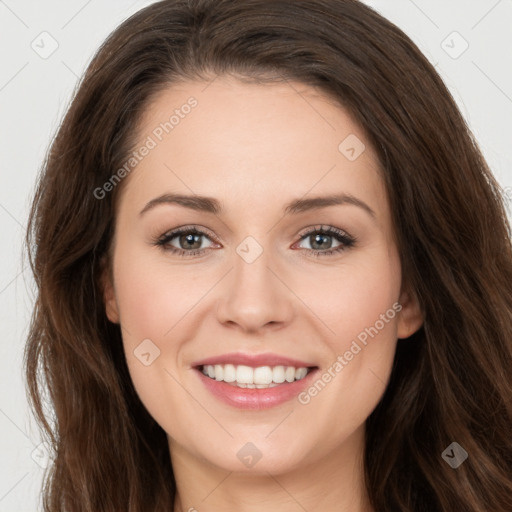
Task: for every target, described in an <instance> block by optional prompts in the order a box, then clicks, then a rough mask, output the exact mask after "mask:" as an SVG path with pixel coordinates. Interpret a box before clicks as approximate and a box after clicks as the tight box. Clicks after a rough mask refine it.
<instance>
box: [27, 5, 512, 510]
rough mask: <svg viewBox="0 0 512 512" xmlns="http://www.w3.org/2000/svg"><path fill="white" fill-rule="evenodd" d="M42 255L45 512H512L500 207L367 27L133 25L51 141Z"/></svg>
mask: <svg viewBox="0 0 512 512" xmlns="http://www.w3.org/2000/svg"><path fill="white" fill-rule="evenodd" d="M27 243H28V249H29V254H30V259H31V263H32V269H33V272H34V274H35V278H36V282H37V285H38V291H39V296H38V300H37V302H36V307H35V310H34V317H33V322H32V325H31V329H30V335H29V339H28V343H27V347H26V375H27V382H28V386H29V387H28V389H29V394H30V399H31V401H32V402H31V403H32V406H33V407H34V410H35V413H36V415H37V417H38V419H39V421H40V424H41V427H42V428H43V429H44V431H45V432H46V433H47V435H48V439H49V442H50V444H51V446H52V448H53V458H54V460H53V464H52V465H51V467H50V468H51V470H50V473H49V474H48V475H47V478H46V487H45V489H44V493H43V500H44V507H45V510H47V511H61V510H66V511H69V512H73V511H99V510H109V511H110V510H112V511H119V510H129V511H133V512H135V511H142V510H144V511H145V510H174V511H179V512H182V511H186V510H189V511H190V510H198V511H200V512H201V511H208V510H223V511H229V510H244V511H256V510H258V511H259V510H268V509H270V510H274V511H279V510H287V511H288V510H329V511H331V510H332V511H335V510H336V511H338V510H347V511H348V510H350V511H354V512H363V511H365V512H366V511H374V512H376V511H378V512H385V511H390V512H391V511H393V512H396V511H398V510H400V511H411V512H412V511H414V512H418V511H425V512H427V511H428V512H433V511H455V510H464V511H468V512H477V511H478V512H483V511H484V510H493V511H495V512H496V511H499V512H505V511H510V510H511V509H512V479H511V474H512V441H511V439H510V430H511V420H512V400H511V397H512V344H511V340H512V323H511V312H512V285H511V283H512V258H511V244H510V227H509V224H508V223H507V219H506V213H505V209H504V201H503V193H502V190H501V188H500V187H499V185H498V183H497V182H496V181H495V179H494V178H493V176H492V174H491V172H490V170H489V168H488V166H487V164H486V162H485V161H484V159H483V157H482V155H481V153H480V151H479V149H478V147H477V145H476V143H475V141H474V138H473V136H472V134H471V133H470V131H469V129H468V128H467V126H466V124H465V123H464V120H463V118H462V116H461V114H460V113H459V111H458V109H457V107H456V105H455V103H454V101H453V99H452V97H451V96H450V94H449V92H448V90H447V89H446V87H445V86H444V84H443V83H442V81H441V79H440V78H439V76H438V75H437V73H436V72H435V70H434V69H433V67H432V66H431V65H430V63H429V62H428V61H427V60H426V59H425V57H424V56H423V55H422V54H421V53H420V51H419V50H418V49H417V48H416V46H415V45H414V44H413V43H412V42H411V41H410V39H409V38H407V37H406V36H405V35H404V34H403V32H401V31H400V30H399V29H398V28H397V27H395V26H394V25H393V24H391V23H390V22H388V21H387V20H385V19H384V18H382V17H381V16H379V15H378V14H377V13H376V12H375V11H373V10H372V9H370V8H369V7H366V6H365V5H363V4H361V3H359V2H357V1H354V0H308V1H300V2H296V1H293V2H292V1H289V0H279V1H272V2H268V1H263V0H248V1H244V2H239V1H236V0H216V1H213V0H189V1H180V0H172V1H171V0H165V1H162V2H158V3H155V4H153V5H151V6H149V7H147V8H145V9H143V10H141V11H140V12H138V13H137V14H135V15H134V16H132V17H131V18H130V19H128V20H127V21H126V22H124V23H123V24H122V25H121V26H120V27H119V28H118V29H117V30H116V31H115V32H114V33H113V34H112V35H111V36H110V37H109V38H108V40H107V41H106V42H105V44H104V45H103V46H102V48H100V50H99V52H98V54H97V55H96V56H95V58H94V59H93V61H92V63H91V64H90V66H89V68H88V70H87V72H86V74H85V77H84V78H83V81H82V83H81V85H80V87H79V89H78V91H77V93H76V96H75V98H74V99H73V102H72V104H71V106H70V108H69V110H68V112H67V115H66V117H65V119H64V121H63V123H62V125H61V127H60V129H59V132H58V134H57V137H56V138H55V140H54V141H53V144H52V147H51V150H50V152H49V155H48V158H47V161H46V162H45V165H44V169H43V172H42V174H41V177H40V181H39V187H38V189H37V192H36V195H35V198H34V203H33V207H32V211H31V217H30V224H29V229H28V234H27ZM322 245H323V246H324V247H322ZM38 368H40V369H41V371H42V372H43V376H44V379H45V382H44V383H42V382H39V381H38V378H37V372H38ZM43 386H48V389H49V393H50V397H51V406H52V408H53V409H54V411H55V417H54V419H53V421H54V424H53V425H50V424H49V420H48V419H47V418H46V417H45V414H44V412H43V409H42V407H43V406H42V401H43V399H42V396H43V393H44V390H43Z"/></svg>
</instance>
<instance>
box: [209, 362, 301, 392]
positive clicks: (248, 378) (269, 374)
mask: <svg viewBox="0 0 512 512" xmlns="http://www.w3.org/2000/svg"><path fill="white" fill-rule="evenodd" d="M202 372H203V374H204V375H207V376H208V377H210V378H211V379H215V380H218V381H224V382H227V383H230V384H232V385H234V386H238V387H240V388H250V389H255V388H256V389H263V388H272V387H275V386H277V385H279V384H282V383H284V382H285V381H286V382H294V381H296V380H301V379H303V378H304V377H305V376H306V375H307V374H308V369H307V368H304V367H302V368H294V367H293V366H274V367H270V366H258V367H257V368H252V367H251V366H245V365H242V364H240V365H238V366H235V365H233V364H216V365H211V364H209V365H205V366H203V369H202Z"/></svg>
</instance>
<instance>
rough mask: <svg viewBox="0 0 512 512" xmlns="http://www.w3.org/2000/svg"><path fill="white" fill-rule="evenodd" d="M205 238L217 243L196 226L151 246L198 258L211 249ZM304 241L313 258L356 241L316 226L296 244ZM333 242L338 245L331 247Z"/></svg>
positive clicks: (159, 239) (212, 237) (169, 234)
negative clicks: (205, 244)
mask: <svg viewBox="0 0 512 512" xmlns="http://www.w3.org/2000/svg"><path fill="white" fill-rule="evenodd" d="M205 238H206V239H209V240H214V243H217V242H216V239H215V237H214V236H213V235H211V234H210V233H207V232H206V231H204V230H202V229H200V228H198V227H196V226H184V227H181V228H177V229H174V230H172V231H168V232H167V233H164V234H163V235H162V236H161V237H159V238H157V239H156V240H154V241H153V245H156V246H158V247H161V248H162V250H164V251H167V252H171V253H173V254H177V255H178V256H184V257H190V256H198V255H200V254H203V253H205V252H206V250H207V249H208V248H211V246H210V247H206V248H205V247H204V246H203V242H204V239H205ZM305 241H306V242H307V243H308V244H309V245H310V247H306V248H303V249H305V250H306V251H307V252H308V253H310V254H312V255H313V256H329V255H332V254H336V253H339V252H341V251H344V250H346V249H348V248H350V247H352V246H354V245H355V243H356V241H357V240H356V238H355V237H353V236H351V235H349V234H348V233H346V232H345V231H342V230H341V229H338V228H335V227H332V226H316V227H315V228H314V229H310V230H309V231H307V232H306V233H302V234H301V238H300V241H299V242H297V243H298V244H300V243H303V242H305ZM333 241H334V242H335V243H336V242H337V243H338V245H335V246H334V247H333ZM217 244H218V243H217ZM218 245H220V244H218ZM292 247H293V246H292Z"/></svg>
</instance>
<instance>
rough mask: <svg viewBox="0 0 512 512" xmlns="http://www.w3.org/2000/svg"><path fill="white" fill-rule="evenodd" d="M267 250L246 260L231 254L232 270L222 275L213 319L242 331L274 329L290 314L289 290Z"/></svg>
mask: <svg viewBox="0 0 512 512" xmlns="http://www.w3.org/2000/svg"><path fill="white" fill-rule="evenodd" d="M273 260H274V259H273V258H272V257H271V256H270V251H269V250H266V249H265V250H263V252H262V254H261V255H260V256H259V257H258V258H257V259H256V260H255V261H253V262H251V263H249V262H248V261H246V260H245V259H244V258H243V257H241V256H239V255H238V254H236V253H235V255H234V258H233V267H234V268H233V269H232V270H231V272H229V274H228V275H227V276H226V278H225V280H224V283H223V286H222V288H221V290H220V298H219V300H218V303H217V309H216V314H217V319H218V321H219V322H220V323H222V324H224V325H225V326H228V327H231V328H234V329H238V330H240V331H242V332H246V333H257V332H260V333H261V331H262V330H275V329H280V328H283V327H284V326H285V325H287V324H288V323H289V322H290V321H291V318H292V316H293V309H294V305H293V298H294V296H293V293H292V292H291V291H290V290H289V288H288V287H287V286H286V284H285V283H286V279H285V278H284V276H283V275H280V272H279V270H278V266H277V265H275V264H273V263H275V261H274V262H273Z"/></svg>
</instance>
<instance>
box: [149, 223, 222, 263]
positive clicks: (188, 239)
mask: <svg viewBox="0 0 512 512" xmlns="http://www.w3.org/2000/svg"><path fill="white" fill-rule="evenodd" d="M204 237H206V238H213V237H211V236H210V235H209V234H208V233H206V232H205V231H202V230H201V229H199V228H197V227H195V226H185V227H182V228H177V229H174V230H173V231H169V232H167V233H165V234H164V235H162V236H161V237H160V238H158V239H157V240H155V241H154V245H157V246H159V247H161V248H162V249H163V250H165V251H169V252H171V253H175V254H179V255H180V256H196V255H198V254H201V253H203V252H204V247H203V240H202V238H204ZM174 239H176V240H175V241H174ZM173 241H174V243H173ZM176 244H177V245H178V247H176Z"/></svg>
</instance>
